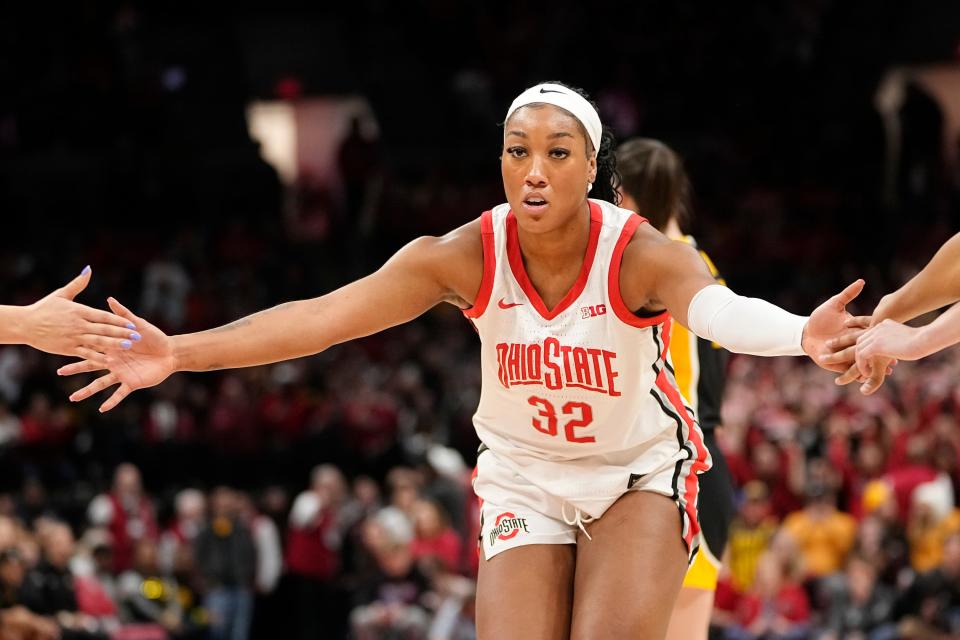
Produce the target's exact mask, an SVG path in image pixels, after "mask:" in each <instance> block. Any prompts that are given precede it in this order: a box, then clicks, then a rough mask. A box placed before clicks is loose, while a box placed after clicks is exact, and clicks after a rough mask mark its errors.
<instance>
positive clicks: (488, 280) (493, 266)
mask: <svg viewBox="0 0 960 640" xmlns="http://www.w3.org/2000/svg"><path fill="white" fill-rule="evenodd" d="M480 237H481V239H482V240H483V278H481V279H480V290H479V291H477V299H476V300H474V302H473V306H472V307H470V308H469V309H464V310H463V315H465V316H466V317H468V318H479V317H480V316H482V315H483V312H484V311H486V310H487V303H489V302H490V292H491V291H493V279H494V276H496V273H497V247H496V244H494V242H493V211H484V212H483V215H481V216H480ZM478 333H479V332H478Z"/></svg>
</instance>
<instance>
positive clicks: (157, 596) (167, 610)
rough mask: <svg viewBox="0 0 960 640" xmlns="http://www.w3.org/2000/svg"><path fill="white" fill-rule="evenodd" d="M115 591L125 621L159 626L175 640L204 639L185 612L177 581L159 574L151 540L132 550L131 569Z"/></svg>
mask: <svg viewBox="0 0 960 640" xmlns="http://www.w3.org/2000/svg"><path fill="white" fill-rule="evenodd" d="M118 592H119V594H120V602H121V603H122V605H123V607H124V615H125V617H126V618H127V619H128V620H131V621H137V622H141V623H153V624H155V625H158V626H159V627H160V628H162V629H163V630H164V631H165V632H166V633H167V634H169V635H170V636H171V637H172V638H176V639H177V640H181V639H182V640H187V639H193V638H201V637H203V635H204V634H203V629H202V627H200V626H199V625H196V624H194V622H193V621H192V620H190V619H189V618H188V617H187V615H186V612H185V611H184V608H183V606H182V603H181V598H180V588H179V585H178V584H177V582H176V580H174V579H172V578H171V577H168V576H163V575H162V574H161V572H160V565H159V563H158V560H157V544H156V543H155V542H154V541H152V540H141V541H140V542H138V543H137V545H136V547H134V567H133V568H131V569H130V570H128V571H126V572H124V574H123V575H122V576H120V580H119V586H118Z"/></svg>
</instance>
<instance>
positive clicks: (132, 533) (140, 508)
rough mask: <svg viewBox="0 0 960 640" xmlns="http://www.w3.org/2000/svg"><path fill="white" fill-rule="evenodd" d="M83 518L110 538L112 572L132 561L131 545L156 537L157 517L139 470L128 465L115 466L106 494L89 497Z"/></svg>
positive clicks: (128, 566) (126, 567) (129, 564)
mask: <svg viewBox="0 0 960 640" xmlns="http://www.w3.org/2000/svg"><path fill="white" fill-rule="evenodd" d="M87 517H88V519H89V520H90V523H91V524H92V525H94V526H100V527H106V528H107V530H108V531H109V532H110V536H111V538H112V540H113V559H114V569H113V570H114V573H117V574H119V573H122V572H123V571H126V570H127V569H129V568H130V567H131V566H132V564H133V548H134V545H135V544H136V543H137V542H138V541H140V540H143V539H149V540H156V539H157V537H158V529H157V519H156V516H155V510H154V508H153V503H152V502H151V501H150V499H149V498H148V497H147V496H146V495H145V494H144V491H143V483H142V481H141V479H140V470H139V469H137V468H136V467H135V466H133V465H132V464H122V465H120V466H119V467H117V470H116V471H115V472H114V476H113V488H112V489H111V491H110V493H106V494H101V495H99V496H97V497H96V498H94V499H93V501H92V502H91V503H90V506H89V507H88V509H87Z"/></svg>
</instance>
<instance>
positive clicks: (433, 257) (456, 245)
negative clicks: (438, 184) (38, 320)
mask: <svg viewBox="0 0 960 640" xmlns="http://www.w3.org/2000/svg"><path fill="white" fill-rule="evenodd" d="M482 271H483V250H482V245H481V236H480V228H479V224H478V223H477V222H474V223H470V224H468V225H465V226H464V227H461V228H460V229H457V230H455V231H453V232H451V233H449V234H447V235H446V236H443V237H441V238H434V237H423V238H419V239H417V240H414V241H413V242H411V243H410V244H408V245H407V246H405V247H404V248H403V249H401V250H400V251H399V252H398V253H397V254H396V255H394V256H393V257H392V258H391V259H390V260H389V261H388V262H387V263H386V264H385V265H384V266H383V267H381V268H380V269H379V270H378V271H377V272H376V273H373V274H371V275H369V276H367V277H365V278H362V279H360V280H357V281H356V282H353V283H351V284H348V285H346V286H344V287H342V288H340V289H337V290H336V291H333V292H331V293H328V294H327V295H324V296H320V297H319V298H312V299H310V300H298V301H295V302H287V303H284V304H281V305H279V306H276V307H273V308H272V309H267V310H265V311H261V312H259V313H255V314H253V315H250V316H247V317H245V318H241V319H240V320H237V321H235V322H232V323H230V324H228V325H225V326H222V327H218V328H216V329H210V330H208V331H202V332H199V333H190V334H184V335H177V336H166V335H164V334H163V332H161V331H160V330H159V329H157V328H156V327H154V326H153V325H151V324H150V323H149V322H147V321H146V320H144V319H142V318H138V317H136V316H134V315H133V314H132V313H130V311H128V310H127V309H126V308H124V307H123V306H121V305H120V303H119V302H117V301H116V300H114V299H111V300H110V306H111V308H113V309H114V310H115V311H116V312H117V313H119V314H121V315H124V316H125V317H127V318H130V319H131V320H132V321H134V322H136V323H137V326H138V327H140V332H141V334H142V335H143V340H142V341H140V342H138V343H137V344H135V345H134V346H133V348H132V349H130V350H129V351H110V352H108V353H107V354H106V356H105V357H106V360H107V363H108V367H107V368H109V370H110V372H109V373H108V374H107V375H105V376H102V377H101V378H99V379H97V380H95V381H94V382H92V383H90V384H89V385H87V386H86V387H84V388H83V389H81V390H79V391H77V392H76V393H74V394H73V395H72V396H70V399H71V400H74V401H77V400H83V399H85V398H88V397H89V396H91V395H93V394H94V393H97V392H99V391H102V390H103V389H106V388H107V387H110V386H112V385H114V384H117V383H120V387H119V388H118V389H117V390H116V391H115V392H114V394H113V396H111V397H110V399H108V400H107V401H106V402H104V403H103V405H102V406H101V408H100V410H101V411H108V410H110V409H112V408H113V407H114V406H116V405H117V404H118V403H119V402H120V401H121V400H123V398H124V397H126V396H127V395H128V394H129V393H130V392H132V391H134V390H135V389H141V388H144V387H150V386H153V385H156V384H159V383H160V382H162V381H163V380H164V379H166V378H167V376H169V375H170V374H172V373H174V372H176V371H211V370H214V369H231V368H237V367H250V366H255V365H261V364H268V363H271V362H279V361H281V360H289V359H291V358H298V357H301V356H307V355H312V354H315V353H319V352H321V351H323V350H324V349H326V348H328V347H330V346H332V345H335V344H339V343H341V342H346V341H348V340H352V339H354V338H359V337H363V336H367V335H370V334H372V333H376V332H378V331H382V330H384V329H387V328H389V327H392V326H395V325H398V324H401V323H404V322H407V321H409V320H412V319H413V318H415V317H417V316H419V315H420V314H422V313H424V312H425V311H427V310H428V309H430V308H431V307H433V306H435V305H436V304H438V303H439V302H442V301H445V300H446V301H451V302H453V303H455V304H457V305H458V306H468V305H469V304H471V302H472V301H473V299H474V297H475V295H476V293H477V290H478V289H479V288H480V280H481V277H482ZM102 368H104V367H102V366H98V365H97V364H96V363H92V362H89V361H83V362H78V363H75V364H71V365H67V366H65V367H62V368H61V369H60V370H59V373H60V374H61V375H70V374H74V373H82V372H87V371H96V370H99V369H102Z"/></svg>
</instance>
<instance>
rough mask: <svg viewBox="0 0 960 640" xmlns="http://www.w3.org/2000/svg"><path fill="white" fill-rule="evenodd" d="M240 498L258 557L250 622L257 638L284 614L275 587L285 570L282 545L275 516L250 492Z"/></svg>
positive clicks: (242, 510)
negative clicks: (259, 507) (259, 506)
mask: <svg viewBox="0 0 960 640" xmlns="http://www.w3.org/2000/svg"><path fill="white" fill-rule="evenodd" d="M237 499H238V500H239V508H240V517H241V519H242V520H243V521H244V522H245V523H246V524H247V526H248V527H250V533H251V535H252V537H253V546H254V550H255V552H256V558H257V568H256V572H255V575H254V580H253V582H254V588H255V594H254V601H253V621H252V623H251V636H252V637H254V638H256V637H258V636H263V635H268V634H269V633H270V632H271V631H273V632H276V630H277V626H278V618H279V616H280V615H282V613H281V612H280V611H279V603H278V602H277V595H276V594H275V591H276V589H277V584H278V583H279V581H280V575H281V572H282V570H283V549H282V548H281V546H280V534H279V533H278V532H277V526H276V525H275V524H274V523H273V520H271V519H270V518H269V517H267V516H265V515H263V514H261V513H260V512H259V511H257V508H256V506H255V505H254V503H253V499H252V498H251V497H250V496H248V495H246V494H239V495H238V496H237Z"/></svg>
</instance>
